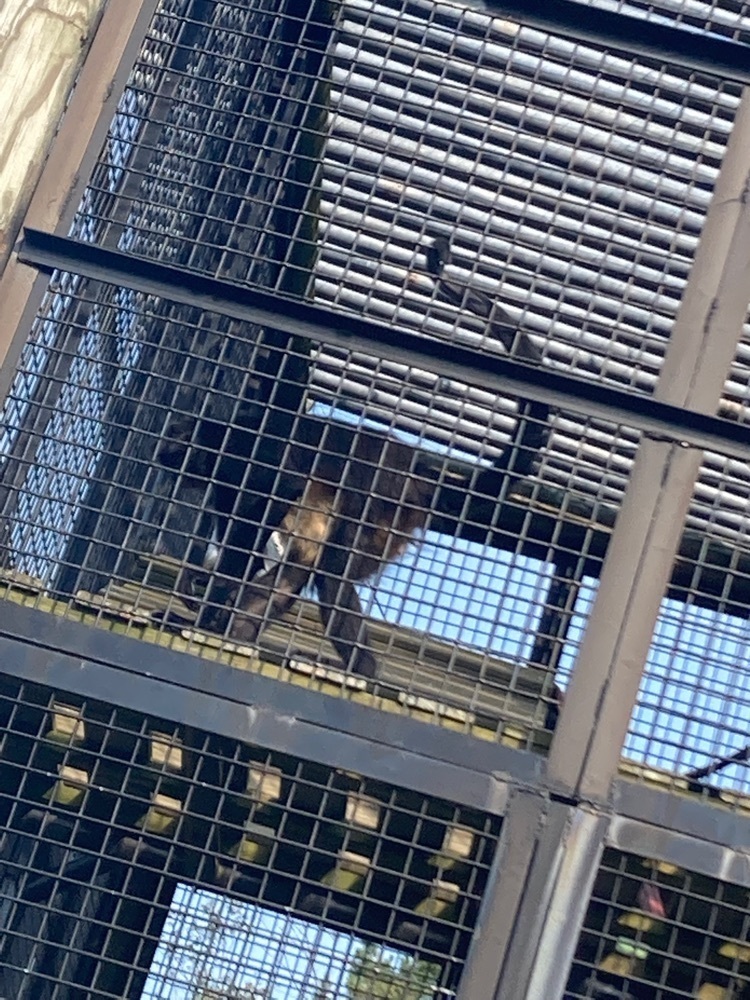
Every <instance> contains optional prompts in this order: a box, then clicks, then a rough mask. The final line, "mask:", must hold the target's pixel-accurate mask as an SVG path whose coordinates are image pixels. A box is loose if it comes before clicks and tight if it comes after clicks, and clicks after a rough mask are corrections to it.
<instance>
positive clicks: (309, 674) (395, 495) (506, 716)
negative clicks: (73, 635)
mask: <svg viewBox="0 0 750 1000" xmlns="http://www.w3.org/2000/svg"><path fill="white" fill-rule="evenodd" d="M53 289H54V290H52V291H51V292H50V296H49V304H48V307H47V308H46V310H45V312H44V313H43V318H40V320H39V321H38V323H37V326H36V328H35V331H34V334H33V336H32V340H31V341H30V342H29V344H28V345H27V347H26V348H25V350H24V352H23V358H22V363H21V367H20V369H19V374H18V376H17V379H16V383H15V387H14V388H13V390H12V391H11V394H10V396H9V399H8V403H7V409H6V412H7V414H8V416H9V420H8V425H7V431H6V433H7V435H8V438H9V439H13V440H14V446H13V447H14V459H13V461H12V463H9V464H8V469H9V470H10V469H12V470H13V472H14V474H15V481H13V480H12V479H11V478H10V477H8V479H7V480H6V484H5V492H4V508H3V510H4V530H5V543H6V545H5V558H6V563H5V565H6V569H5V573H4V577H3V581H4V585H5V588H6V591H5V592H6V596H8V597H9V598H11V599H12V600H14V601H16V602H19V601H20V602H22V603H24V604H27V605H34V606H37V607H41V608H45V609H47V610H52V611H54V612H55V613H57V614H62V615H65V616H66V617H69V618H70V617H72V618H80V617H83V618H84V620H85V621H87V622H89V623H92V624H94V623H95V624H98V625H100V626H103V627H106V628H109V629H114V630H116V631H124V632H127V633H129V634H131V635H137V636H139V637H141V638H145V639H148V640H150V641H153V642H158V643H160V644H168V645H171V646H173V647H174V648H177V649H183V650H189V651H191V652H194V653H198V654H201V655H204V656H210V657H214V658H217V657H218V658H221V659H223V660H225V661H228V662H232V663H234V664H236V665H238V666H242V667H245V668H249V669H253V670H261V671H264V672H271V673H275V674H276V675H277V676H283V677H286V678H289V679H295V680H296V681H297V682H298V683H300V682H306V683H309V684H312V685H315V686H318V687H323V688H324V689H326V690H330V691H335V692H338V693H344V694H349V695H354V696H360V695H362V693H363V692H365V691H367V690H373V687H372V682H373V681H374V680H375V681H377V685H378V686H377V690H378V692H379V694H380V697H381V698H383V699H384V701H382V702H379V704H382V705H383V707H387V706H390V708H391V710H394V709H395V710H397V711H404V712H409V713H410V714H414V715H417V716H419V717H420V718H425V719H429V720H432V721H440V722H441V723H443V724H444V725H448V726H451V727H453V728H459V729H464V730H470V731H472V732H475V733H477V734H478V735H484V736H487V737H490V738H494V737H495V736H496V735H498V734H499V735H500V736H501V737H502V738H503V739H504V740H506V741H507V742H510V743H513V744H515V745H522V746H523V745H531V744H534V745H537V744H538V743H539V742H540V741H541V739H542V734H543V731H544V730H545V728H546V727H549V725H551V724H552V722H553V721H554V714H555V711H556V706H557V691H556V688H555V685H554V673H555V669H556V668H557V665H558V662H559V660H560V657H561V655H562V652H563V648H564V644H565V641H566V635H567V630H568V626H569V623H570V622H571V620H572V616H573V615H574V613H576V611H577V613H578V614H579V616H580V613H581V612H580V604H579V603H577V602H578V591H579V581H580V580H581V579H582V578H583V575H584V574H588V577H592V576H595V575H596V574H597V573H598V567H599V565H600V561H601V557H602V555H603V552H604V550H605V548H606V543H607V538H608V536H609V532H610V530H611V527H612V524H613V521H614V508H613V507H612V506H611V505H608V504H605V503H599V502H596V501H594V502H592V498H591V497H587V496H586V495H585V494H583V493H582V492H575V491H573V490H569V491H567V492H566V493H562V492H561V491H559V490H556V489H554V488H552V487H549V486H545V485H544V484H543V483H541V482H540V481H539V480H538V478H536V477H533V476H529V477H520V476H516V475H514V473H515V470H516V467H526V468H528V470H529V472H531V471H532V470H533V469H534V468H535V466H536V464H537V462H538V456H537V453H536V452H535V451H534V450H533V449H532V448H531V444H532V443H534V440H536V443H539V442H540V441H543V440H544V439H545V436H546V434H547V428H546V425H544V424H542V423H540V422H538V421H536V420H534V419H532V418H531V417H528V418H526V427H527V428H528V431H527V432H526V437H525V438H524V439H522V440H521V441H518V440H516V443H515V445H513V446H510V444H509V445H508V447H507V448H506V449H505V450H504V451H503V450H502V449H501V450H500V451H499V453H498V454H497V455H496V456H495V457H494V461H493V460H491V459H490V460H487V461H485V462H484V463H482V464H478V463H476V462H470V461H468V460H467V459H466V457H465V453H464V451H463V449H462V448H461V447H460V443H459V444H457V445H456V446H455V447H453V448H450V447H445V445H443V444H441V442H439V441H437V440H435V438H434V437H433V436H432V435H431V428H430V427H429V426H423V427H422V428H421V433H419V434H418V435H417V434H415V433H413V432H412V433H411V434H407V433H405V432H404V430H403V429H402V428H400V427H399V426H398V424H397V423H395V421H394V422H391V424H386V423H384V422H382V421H374V420H366V419H364V418H363V417H362V416H361V415H360V416H357V415H356V414H355V413H354V412H352V410H351V407H350V406H349V405H348V404H347V398H346V396H345V395H344V394H343V393H341V394H340V395H338V396H335V395H333V394H332V393H330V392H329V393H328V394H326V395H324V394H323V393H322V392H320V391H307V392H306V394H305V405H304V406H303V407H302V409H301V410H298V409H297V408H296V403H295V402H294V398H293V397H292V400H291V403H289V402H288V397H287V396H286V395H285V393H284V391H283V387H284V385H285V382H284V374H285V372H286V371H287V369H289V370H291V371H292V372H294V371H295V370H296V369H299V367H301V366H303V365H304V363H305V362H306V359H307V358H308V356H309V355H308V354H306V353H303V352H302V351H299V352H294V351H292V350H291V349H288V348H287V349H286V350H285V351H284V352H279V351H277V352H276V354H277V355H281V358H280V359H275V360H274V361H273V363H272V364H273V368H274V370H276V371H278V372H280V373H281V378H280V380H279V381H276V380H275V379H274V380H268V381H269V384H270V396H269V403H268V405H267V406H265V407H263V408H262V409H261V412H262V419H263V433H260V432H259V431H258V430H256V426H257V421H256V416H255V414H256V412H257V411H258V409H260V407H259V406H258V405H257V404H255V403H253V402H252V400H251V399H248V395H249V392H248V386H249V387H251V388H252V389H253V390H254V389H255V387H256V386H257V384H258V382H259V381H260V380H261V378H262V373H263V370H264V369H263V366H264V364H265V359H266V357H267V356H268V354H270V353H272V352H271V351H270V350H269V349H268V348H267V347H266V346H265V345H262V346H252V345H249V344H248V343H247V342H246V341H245V340H244V338H243V336H242V331H240V335H239V336H237V337H236V336H235V329H234V325H233V321H229V320H225V319H223V318H222V317H220V316H218V315H216V314H208V313H199V312H197V311H196V310H191V309H189V308H187V307H183V306H179V305H177V304H175V303H170V302H168V301H166V300H156V299H155V298H153V297H151V298H149V297H146V296H143V295H139V294H137V293H134V292H130V291H128V290H127V289H123V288H121V287H116V286H107V285H104V284H102V283H101V282H96V283H94V282H90V281H87V280H83V279H81V278H80V277H78V276H74V275H65V274H63V275H60V276H59V277H58V278H57V279H55V283H54V285H53ZM57 289H59V290H57ZM82 338H83V339H84V340H85V349H83V348H81V339H82ZM235 350H241V351H243V352H244V355H243V361H242V364H241V365H239V364H232V363H230V360H229V359H231V358H232V357H233V352H234V351H235ZM245 356H246V360H245ZM40 359H43V364H42V366H41V367H42V368H43V370H44V372H45V373H46V374H45V375H44V377H35V367H36V366H37V365H38V364H39V361H40ZM121 359H126V360H121ZM342 360H343V358H342ZM357 363H358V358H357V357H356V356H354V355H351V356H350V357H349V358H348V359H347V360H346V364H347V367H351V368H355V367H356V365H357ZM195 365H198V366H200V370H201V380H202V382H201V384H200V385H196V384H195V381H194V379H193V378H192V377H191V375H190V372H191V370H192V369H194V366H195ZM58 373H61V374H60V375H59V376H58ZM414 374H415V376H416V375H419V376H420V377H421V378H426V377H427V373H426V372H424V371H422V372H419V373H417V372H415V373H414ZM410 382H411V378H410V373H409V372H407V373H406V377H405V378H404V380H403V388H402V393H403V395H404V396H406V395H407V394H408V386H409V383H410ZM290 384H291V383H290ZM32 386H33V390H34V391H33V393H32V392H31V391H30V387H32ZM225 386H226V387H227V388H225ZM393 388H394V391H395V390H396V383H395V382H394V383H393ZM373 392H374V393H376V392H377V389H373ZM199 400H200V401H201V402H199ZM399 401H400V400H399ZM399 401H397V402H396V405H395V410H396V411H398V409H399ZM484 402H485V405H486V406H487V407H488V408H489V407H490V406H491V405H492V400H491V399H490V398H489V394H485V400H484ZM501 405H502V404H501ZM365 412H367V409H365ZM488 412H490V413H491V412H492V411H491V410H488ZM222 413H226V414H227V418H226V422H225V421H224V420H217V419H216V415H217V414H222ZM196 414H197V419H196V416H195V415H196ZM11 417H12V418H13V419H11ZM591 423H592V425H593V423H594V421H591ZM600 426H602V427H603V428H604V427H605V426H606V425H604V424H603V423H601V422H600ZM32 428H33V430H32ZM392 432H394V433H392ZM610 433H612V434H615V433H617V429H616V428H615V427H614V426H612V428H611V431H610ZM633 438H634V440H637V435H635V434H633ZM60 455H64V456H65V461H64V463H58V462H57V460H56V457H55V456H60ZM602 499H604V498H602ZM321 524H322V526H323V527H322V532H323V533H322V534H321V533H320V532H321ZM331 524H333V525H334V527H333V528H331V527H330V525H331ZM381 535H382V537H381ZM310 548H312V549H314V551H313V552H312V553H310V552H309V549H310ZM373 575H375V576H376V579H375V581H374V582H373V581H372V580H371V579H370V578H371V577H372V576H373ZM368 580H369V582H368ZM347 582H349V583H350V584H351V583H354V584H356V586H357V590H356V591H355V590H354V589H353V588H352V587H351V586H349V587H348V588H347V586H346V584H347ZM285 588H286V589H285ZM305 588H307V589H305ZM297 593H301V594H302V596H303V597H307V598H311V599H312V600H303V601H302V602H300V603H297V604H295V603H294V598H295V596H296V595H297ZM345 614H346V615H347V618H346V619H345V620H344V618H343V616H344V615H345ZM282 615H285V617H284V618H283V621H282V620H280V618H281V616H282ZM366 619H369V621H366ZM321 625H322V626H323V629H321ZM261 626H266V627H264V628H263V630H262V632H260V634H259V630H260V627H261ZM322 631H325V633H326V640H325V642H324V640H323V637H322ZM258 649H259V650H260V653H258V652H257V650H258ZM373 656H374V662H373ZM345 670H346V671H348V673H345V672H344V671H345Z"/></svg>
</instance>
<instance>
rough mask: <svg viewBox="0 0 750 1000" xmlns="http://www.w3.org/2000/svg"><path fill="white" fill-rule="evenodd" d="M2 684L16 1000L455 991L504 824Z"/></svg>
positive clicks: (1, 805) (6, 870) (7, 882)
mask: <svg viewBox="0 0 750 1000" xmlns="http://www.w3.org/2000/svg"><path fill="white" fill-rule="evenodd" d="M1 688H2V692H1V695H0V713H1V714H2V724H3V732H4V736H3V742H2V754H1V756H0V810H1V811H2V824H3V828H4V830H5V834H4V838H3V852H2V886H3V894H2V895H3V904H2V911H1V920H2V937H1V942H2V943H1V945H0V947H2V965H3V987H4V988H5V990H6V992H8V994H9V995H10V994H11V993H12V995H14V996H19V997H29V998H34V1000H38V998H50V1000H52V998H57V1000H61V998H62V997H77V996H84V995H86V996H97V997H109V996H111V997H140V996H141V995H143V996H147V997H162V998H167V997H170V998H171V997H184V996H189V997H209V996H210V997H213V996H214V995H215V996H216V997H217V998H218V997H222V998H224V997H226V998H229V997H243V998H248V997H253V998H258V997H261V996H262V997H266V998H279V1000H282V998H287V997H309V998H310V1000H317V998H319V1000H323V998H324V997H331V996H350V997H352V998H355V1000H356V998H359V997H362V996H368V995H371V994H370V993H368V990H371V989H373V988H374V985H373V984H375V983H379V984H380V985H379V986H378V989H380V988H381V987H382V982H383V981H385V982H386V983H387V981H388V977H389V976H390V977H391V978H392V979H393V980H394V981H395V982H397V983H402V984H403V983H406V985H407V987H408V988H412V987H413V989H414V990H415V995H416V996H420V997H421V996H423V995H433V994H434V993H435V991H437V992H438V993H439V992H440V990H441V989H443V990H444V993H443V995H446V996H452V995H453V992H452V991H453V990H454V989H455V986H456V983H457V980H458V975H459V973H460V968H461V963H462V960H463V957H464V955H465V951H466V947H467V943H468V939H469V937H470V935H471V931H472V928H473V924H474V921H475V920H476V915H477V908H478V905H479V902H480V899H481V896H482V893H483V890H484V887H485V884H486V880H487V875H488V870H489V865H490V863H491V860H492V856H493V852H494V848H495V845H496V842H497V836H498V832H499V820H498V819H497V818H491V817H489V816H486V815H484V814H481V813H479V812H477V811H475V810H472V809H467V808H459V807H457V806H454V805H451V804H449V803H447V802H444V801H439V800H433V799H429V798H426V797H424V796H421V795H419V794H417V793H413V792H410V791H407V790H403V789H399V788H395V787H391V786H387V785H384V784H382V783H379V782H373V781H366V780H364V779H362V778H360V777H358V776H357V775H355V774H351V773H346V772H341V771H334V770H331V769H330V768H325V767H322V766H320V765H316V764H313V763H309V762H306V761H302V760H298V759H293V758H291V757H287V756H285V755H282V754H276V753H268V752H266V751H264V750H262V749H261V748H258V747H254V746H250V745H245V744H237V743H234V742H233V741H229V740H223V739H220V738H218V737H216V736H212V735H210V734H208V733H205V732H200V731H195V730H193V729H188V728H187V727H175V726H174V725H173V724H171V723H167V722H165V721H164V720H160V719H158V718H150V717H143V716H140V715H138V714H137V713H134V712H131V711H127V710H124V709H120V708H115V707H114V706H112V705H107V704H103V703H100V702H95V701H93V700H86V701H83V700H81V699H80V698H76V697H75V696H72V695H70V694H68V693H66V692H61V691H53V690H51V689H49V688H45V687H41V686H37V685H28V684H21V683H14V682H10V681H8V680H7V679H6V680H4V681H2V685H1ZM227 893H229V896H227V895H226V894H227ZM310 921H312V923H310ZM410 983H411V984H412V985H411V986H409V984H410ZM240 987H241V988H242V989H244V991H245V992H242V991H241V989H240ZM77 991H80V992H77ZM89 991H91V992H89ZM141 991H143V992H141ZM212 991H213V992H212ZM376 995H377V994H376Z"/></svg>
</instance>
